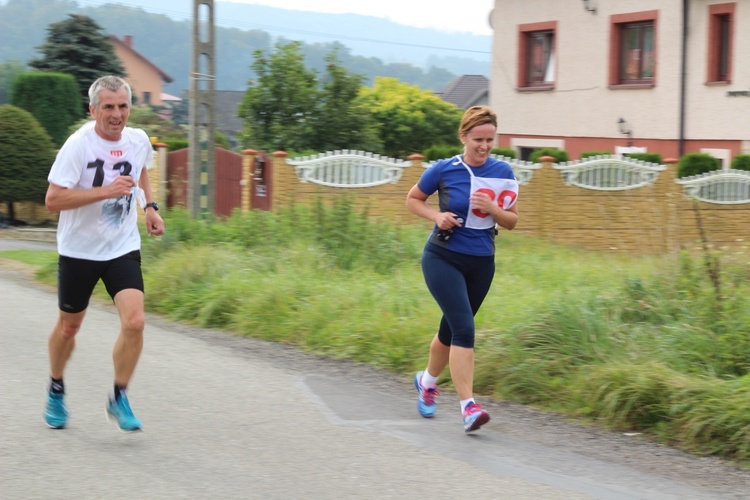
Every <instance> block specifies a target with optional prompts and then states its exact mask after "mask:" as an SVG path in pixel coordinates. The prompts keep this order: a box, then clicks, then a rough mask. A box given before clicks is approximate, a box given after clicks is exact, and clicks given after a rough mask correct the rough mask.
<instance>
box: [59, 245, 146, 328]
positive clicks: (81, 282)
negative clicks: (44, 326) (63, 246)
mask: <svg viewBox="0 0 750 500" xmlns="http://www.w3.org/2000/svg"><path fill="white" fill-rule="evenodd" d="M100 279H101V280H102V282H103V283H104V286H105V287H106V288H107V292H108V293H109V296H110V297H112V299H114V298H115V295H117V294H118V293H119V292H120V291H122V290H126V289H128V288H135V289H137V290H140V291H143V274H142V273H141V252H140V251H139V250H135V251H133V252H130V253H127V254H125V255H123V256H121V257H117V258H116V259H113V260H104V261H97V260H85V259H74V258H72V257H65V256H62V255H61V256H60V258H59V259H58V263H57V301H58V307H59V308H60V310H61V311H64V312H68V313H79V312H81V311H83V310H85V309H86V308H87V307H88V305H89V299H90V298H91V294H92V293H93V292H94V287H95V286H96V284H97V282H98V281H99V280H100Z"/></svg>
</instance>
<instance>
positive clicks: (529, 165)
mask: <svg viewBox="0 0 750 500" xmlns="http://www.w3.org/2000/svg"><path fill="white" fill-rule="evenodd" d="M490 157H491V158H494V159H496V160H500V161H504V162H505V163H507V164H509V165H510V166H511V167H512V168H513V170H516V169H524V170H538V169H540V168H542V164H541V163H534V162H530V161H524V160H516V159H515V158H510V157H508V156H502V155H496V154H491V155H490ZM448 159H449V158H443V159H441V160H432V161H430V162H424V164H423V165H424V168H429V167H431V166H433V165H434V164H435V163H437V162H439V161H442V160H448Z"/></svg>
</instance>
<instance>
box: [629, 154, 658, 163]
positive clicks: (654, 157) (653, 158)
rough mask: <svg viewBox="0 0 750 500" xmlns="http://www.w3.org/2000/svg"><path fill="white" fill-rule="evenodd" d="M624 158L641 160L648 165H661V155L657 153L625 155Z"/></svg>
mask: <svg viewBox="0 0 750 500" xmlns="http://www.w3.org/2000/svg"><path fill="white" fill-rule="evenodd" d="M624 156H627V157H628V158H633V159H634V160H641V161H645V162H648V163H658V164H661V162H662V161H661V155H660V154H659V153H626V154H625V155H624Z"/></svg>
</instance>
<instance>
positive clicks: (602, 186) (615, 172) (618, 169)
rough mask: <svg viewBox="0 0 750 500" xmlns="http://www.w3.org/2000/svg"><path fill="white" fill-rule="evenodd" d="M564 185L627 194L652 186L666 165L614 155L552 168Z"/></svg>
mask: <svg viewBox="0 0 750 500" xmlns="http://www.w3.org/2000/svg"><path fill="white" fill-rule="evenodd" d="M553 167H554V168H555V169H556V170H559V171H560V175H561V176H562V178H563V180H564V181H565V183H566V184H567V185H569V186H576V187H579V188H583V189H591V190H594V191H625V190H630V189H638V188H642V187H647V186H652V185H653V184H654V182H655V181H656V178H657V177H658V176H659V172H662V171H664V170H666V168H667V167H666V166H665V165H659V164H658V163H650V162H645V161H641V160H636V159H634V158H627V157H626V158H619V157H617V156H614V155H599V156H590V157H588V158H584V159H582V160H575V161H566V162H563V163H560V164H559V165H553Z"/></svg>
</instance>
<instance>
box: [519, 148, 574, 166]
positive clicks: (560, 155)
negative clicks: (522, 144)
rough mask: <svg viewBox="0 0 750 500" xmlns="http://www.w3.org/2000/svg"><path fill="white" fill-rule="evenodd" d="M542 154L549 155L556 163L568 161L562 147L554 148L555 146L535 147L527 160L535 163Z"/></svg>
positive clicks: (566, 153)
mask: <svg viewBox="0 0 750 500" xmlns="http://www.w3.org/2000/svg"><path fill="white" fill-rule="evenodd" d="M542 156H551V157H553V158H554V159H555V160H556V161H557V163H562V162H566V161H568V152H567V151H564V150H562V149H556V148H542V149H537V150H536V151H534V152H533V153H531V156H530V157H529V161H530V162H532V163H536V162H538V161H539V158H541V157H542Z"/></svg>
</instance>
